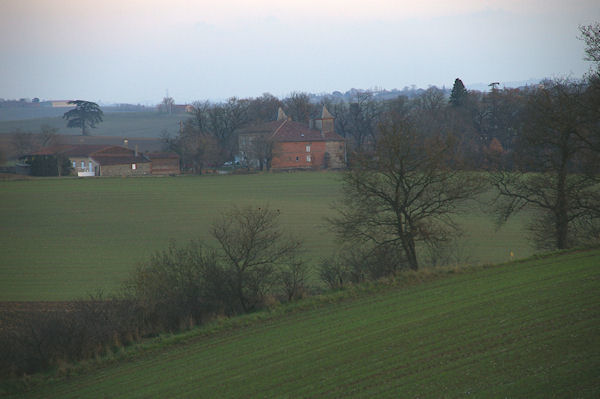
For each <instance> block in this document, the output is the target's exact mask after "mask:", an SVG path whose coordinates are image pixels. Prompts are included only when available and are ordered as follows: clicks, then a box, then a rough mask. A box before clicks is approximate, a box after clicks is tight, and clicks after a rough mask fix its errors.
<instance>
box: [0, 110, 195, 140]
mask: <svg viewBox="0 0 600 399" xmlns="http://www.w3.org/2000/svg"><path fill="white" fill-rule="evenodd" d="M64 112H65V111H64V110H62V111H61V112H60V115H56V116H49V115H43V116H40V117H37V118H26V119H20V120H16V119H15V120H7V119H6V118H4V119H3V118H0V134H8V133H12V132H14V131H15V130H17V129H20V130H22V131H28V132H32V133H39V131H40V127H41V126H42V125H48V126H50V127H54V128H57V129H59V130H58V133H59V134H65V135H74V136H80V135H81V131H80V130H78V129H69V128H67V122H66V121H65V120H64V119H63V118H62V115H63V114H64ZM188 118H189V115H188V114H177V115H167V114H161V113H158V112H106V113H105V114H104V118H103V121H102V122H101V123H100V124H98V126H97V127H96V128H94V129H92V130H91V134H92V135H93V136H116V137H121V138H122V137H128V138H136V137H152V138H158V137H160V135H161V133H162V132H163V131H164V130H166V131H168V132H169V133H170V134H172V135H175V134H176V133H177V132H178V130H179V122H180V121H185V120H186V119H188Z"/></svg>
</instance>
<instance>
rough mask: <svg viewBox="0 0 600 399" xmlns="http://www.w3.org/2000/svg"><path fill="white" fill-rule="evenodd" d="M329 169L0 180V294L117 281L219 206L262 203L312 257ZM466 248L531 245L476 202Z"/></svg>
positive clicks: (322, 248)
mask: <svg viewBox="0 0 600 399" xmlns="http://www.w3.org/2000/svg"><path fill="white" fill-rule="evenodd" d="M339 188H340V181H339V174H337V173H281V174H257V175H245V176H198V177H195V176H194V177H166V178H97V179H77V178H69V179H54V178H45V179H32V180H23V181H2V182H0V204H1V206H0V220H1V221H2V222H1V225H0V301H9V300H10V301H28V300H70V299H74V298H78V297H85V296H87V295H88V294H89V293H93V292H95V291H96V290H97V289H102V290H104V292H105V293H106V292H110V291H111V290H113V289H115V288H118V287H119V286H120V284H121V282H122V281H123V280H124V279H125V278H126V277H127V275H128V273H129V272H130V270H132V269H133V268H134V267H135V264H136V262H138V261H140V260H144V259H147V258H148V257H149V255H150V254H151V253H152V252H154V251H156V250H162V249H164V248H166V247H167V245H168V243H169V241H170V240H176V241H177V242H179V243H181V244H183V243H185V242H187V241H188V240H190V239H195V238H201V239H207V237H208V235H207V230H208V227H209V225H210V223H211V222H212V221H213V220H214V218H215V216H216V215H217V213H218V212H219V211H221V210H223V209H226V208H228V207H230V206H231V205H233V204H240V205H243V204H253V205H256V206H261V205H264V204H267V203H268V204H269V205H270V206H271V207H273V208H276V209H280V210H281V215H282V216H281V221H282V223H283V226H284V227H285V228H286V229H287V230H288V231H290V232H292V233H295V234H298V235H299V236H301V237H303V238H304V240H305V256H306V258H307V259H309V260H312V261H314V262H315V263H316V261H317V260H318V259H319V258H320V257H323V256H328V255H331V254H332V253H333V252H334V250H335V243H334V237H333V236H332V234H331V233H330V232H329V231H328V230H327V229H326V227H325V221H324V218H325V217H326V216H327V215H329V214H331V212H332V209H331V204H332V203H333V202H334V201H335V200H337V199H339V195H340V191H339ZM460 220H461V222H462V224H463V226H464V229H465V230H466V231H467V235H466V237H465V240H464V242H463V248H464V252H465V253H464V255H465V256H464V257H465V258H469V260H470V261H471V262H475V263H482V262H485V263H492V262H503V261H506V260H508V259H509V253H510V251H513V252H514V253H515V256H516V257H525V256H528V255H530V254H532V253H533V250H532V248H531V247H530V245H529V244H528V242H527V241H526V240H525V236H524V232H523V226H522V221H521V220H519V219H515V220H514V221H512V222H511V223H509V224H507V225H506V226H504V227H503V228H502V229H500V230H499V231H496V230H495V229H494V226H493V223H492V220H491V218H490V217H489V216H488V215H486V214H485V213H484V212H483V211H482V210H481V209H480V206H479V205H478V204H475V203H473V204H471V205H470V206H469V212H468V214H466V215H463V216H461V219H460Z"/></svg>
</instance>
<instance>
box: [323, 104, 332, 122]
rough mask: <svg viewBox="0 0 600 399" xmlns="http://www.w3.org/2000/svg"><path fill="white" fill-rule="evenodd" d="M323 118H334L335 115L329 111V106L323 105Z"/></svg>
mask: <svg viewBox="0 0 600 399" xmlns="http://www.w3.org/2000/svg"><path fill="white" fill-rule="evenodd" d="M321 119H334V117H333V115H331V114H330V113H329V111H328V110H327V107H326V106H325V105H323V111H322V112H321Z"/></svg>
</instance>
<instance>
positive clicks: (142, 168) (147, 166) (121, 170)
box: [100, 162, 152, 176]
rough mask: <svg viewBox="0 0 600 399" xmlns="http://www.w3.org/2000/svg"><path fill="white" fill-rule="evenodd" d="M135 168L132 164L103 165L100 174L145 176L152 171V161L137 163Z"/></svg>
mask: <svg viewBox="0 0 600 399" xmlns="http://www.w3.org/2000/svg"><path fill="white" fill-rule="evenodd" d="M134 165H135V169H133V168H132V164H121V165H102V166H101V167H100V176H145V175H149V174H150V173H151V165H152V164H151V163H150V162H144V163H136V164H134Z"/></svg>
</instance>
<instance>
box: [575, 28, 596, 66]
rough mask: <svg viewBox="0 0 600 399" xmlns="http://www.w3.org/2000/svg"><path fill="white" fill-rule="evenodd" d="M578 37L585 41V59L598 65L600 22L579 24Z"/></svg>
mask: <svg viewBox="0 0 600 399" xmlns="http://www.w3.org/2000/svg"><path fill="white" fill-rule="evenodd" d="M579 31H580V32H581V36H580V39H581V40H583V41H584V42H585V45H586V49H585V54H586V58H585V59H586V60H588V61H592V62H595V63H596V65H597V66H600V22H595V23H593V24H590V25H581V26H579Z"/></svg>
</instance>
